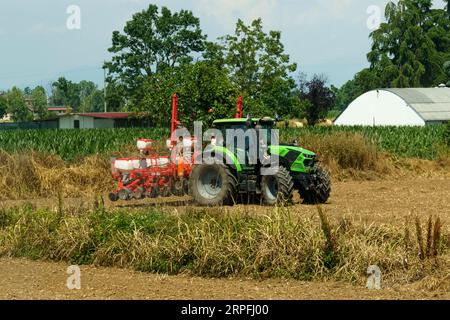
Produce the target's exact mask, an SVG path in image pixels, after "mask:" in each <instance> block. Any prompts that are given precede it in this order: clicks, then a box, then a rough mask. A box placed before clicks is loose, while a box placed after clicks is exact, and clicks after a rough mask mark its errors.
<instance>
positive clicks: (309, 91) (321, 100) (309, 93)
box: [300, 75, 335, 126]
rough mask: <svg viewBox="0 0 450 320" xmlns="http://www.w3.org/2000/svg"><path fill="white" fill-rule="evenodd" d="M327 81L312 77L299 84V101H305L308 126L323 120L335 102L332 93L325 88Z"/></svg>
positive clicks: (315, 76)
mask: <svg viewBox="0 0 450 320" xmlns="http://www.w3.org/2000/svg"><path fill="white" fill-rule="evenodd" d="M326 83H327V80H326V78H325V77H324V76H318V75H314V77H313V78H312V79H311V80H310V81H307V82H306V83H304V84H301V87H300V92H301V99H302V100H304V101H306V102H307V103H306V109H305V113H306V119H307V120H308V124H309V125H312V126H314V125H316V124H317V123H318V122H319V121H320V120H322V119H324V118H325V117H326V115H327V113H328V111H330V110H331V108H332V107H333V105H334V102H335V95H334V93H333V91H332V90H331V89H330V88H328V87H327V86H326Z"/></svg>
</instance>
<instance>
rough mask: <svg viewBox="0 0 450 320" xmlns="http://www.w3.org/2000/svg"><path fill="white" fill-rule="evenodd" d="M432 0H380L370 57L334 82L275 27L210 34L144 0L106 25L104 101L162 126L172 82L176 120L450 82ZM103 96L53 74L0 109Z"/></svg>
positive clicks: (444, 36)
mask: <svg viewBox="0 0 450 320" xmlns="http://www.w3.org/2000/svg"><path fill="white" fill-rule="evenodd" d="M432 2H433V1H432V0H400V1H398V3H397V4H394V3H393V2H390V3H388V4H387V6H386V10H385V17H386V22H385V23H382V24H381V25H380V27H379V28H378V29H377V30H375V31H373V32H372V33H371V34H370V38H371V40H372V48H371V51H370V52H369V53H368V54H367V59H368V62H369V63H370V66H369V67H368V68H365V69H363V70H361V71H360V72H358V73H357V74H356V75H355V76H354V78H353V79H352V80H350V81H348V82H347V83H345V84H344V85H343V86H342V87H341V88H336V87H334V86H329V85H328V81H327V76H326V75H313V76H312V77H311V78H308V77H307V76H306V75H304V74H303V73H301V70H300V71H299V70H298V66H297V64H296V63H295V62H292V61H291V59H290V56H289V55H288V54H286V52H285V49H284V45H283V43H282V40H281V32H279V31H273V30H272V31H269V32H265V31H264V28H263V21H262V20H261V19H256V20H254V21H252V22H251V23H250V24H248V25H247V24H245V23H244V22H243V21H242V20H238V21H237V23H236V27H235V31H234V33H233V34H230V35H225V36H222V37H220V38H218V39H217V40H215V41H209V40H208V38H207V36H206V35H205V34H204V32H203V30H202V29H201V26H200V19H199V18H197V17H196V16H195V15H194V14H193V12H191V11H187V10H181V11H179V12H172V11H171V10H170V9H169V8H167V7H161V8H159V7H158V6H156V5H153V4H151V5H149V7H148V8H147V9H145V10H143V11H141V12H138V13H136V14H134V15H133V17H132V19H131V20H130V21H128V22H127V23H126V25H125V27H124V29H123V31H122V32H119V31H114V32H113V34H112V46H111V47H110V48H109V52H110V53H111V54H112V59H111V61H109V62H106V63H105V65H104V66H103V67H104V68H105V69H106V70H107V71H108V77H107V87H106V105H107V108H108V110H109V111H136V112H148V113H150V114H151V115H152V116H153V118H154V119H153V120H154V123H156V124H157V125H160V126H166V125H167V124H168V123H169V121H170V97H171V95H172V94H173V92H176V93H177V94H178V95H179V97H180V99H179V101H180V113H181V115H180V117H181V120H182V121H183V122H184V123H185V124H187V125H189V124H190V123H191V122H192V121H194V120H199V121H200V120H202V121H206V122H207V123H210V122H211V121H212V120H213V119H216V118H223V117H231V116H233V115H234V112H235V104H236V99H237V97H238V96H243V98H244V103H245V109H246V111H247V112H251V114H252V116H267V115H268V116H274V115H275V114H277V115H279V116H281V117H284V118H307V120H308V122H309V123H310V124H315V123H317V122H319V121H320V120H322V119H324V118H325V117H326V116H327V113H328V112H329V111H330V110H331V109H333V110H336V111H340V110H343V109H344V108H345V107H347V106H348V104H349V103H350V102H351V101H353V100H354V99H355V98H357V97H358V96H359V95H361V94H363V93H364V92H367V91H369V90H372V89H376V88H381V87H398V88H403V87H432V86H437V85H439V84H442V83H444V84H447V85H449V86H450V19H449V15H448V12H447V11H446V9H445V8H441V9H433V8H432V4H433V3H432ZM446 2H447V6H448V0H446ZM296 74H297V76H296V78H295V75H296ZM104 99H105V97H104V94H103V91H101V90H100V89H99V88H98V87H97V86H96V85H95V84H94V83H92V82H90V81H81V82H80V83H73V82H71V81H68V80H67V79H65V78H60V79H58V80H57V81H56V82H54V83H53V84H52V92H51V94H50V96H49V97H48V98H47V96H46V93H45V90H43V88H42V87H37V88H35V89H33V90H29V92H28V93H27V92H22V91H21V90H19V89H18V88H13V89H11V90H10V91H8V92H6V93H4V94H3V95H0V116H1V115H2V112H8V113H10V114H12V115H13V118H14V119H16V120H26V119H29V117H30V114H34V116H35V117H38V118H41V117H45V116H46V114H45V112H46V110H47V109H46V107H44V105H45V102H48V103H49V104H53V105H66V106H70V107H71V108H72V109H73V110H74V111H83V112H88V111H102V110H103V108H104V107H103V106H104V104H105V100H104ZM24 106H25V107H24ZM2 110H3V111H2Z"/></svg>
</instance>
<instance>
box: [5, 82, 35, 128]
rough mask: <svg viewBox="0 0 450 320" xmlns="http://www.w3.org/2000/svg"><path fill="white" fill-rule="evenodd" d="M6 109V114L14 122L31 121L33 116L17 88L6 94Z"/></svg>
mask: <svg viewBox="0 0 450 320" xmlns="http://www.w3.org/2000/svg"><path fill="white" fill-rule="evenodd" d="M7 99H8V108H7V112H8V113H9V114H11V118H12V119H13V120H14V121H17V122H22V121H29V120H32V119H33V114H32V113H31V112H30V110H29V108H28V106H27V103H26V101H25V96H24V94H23V92H22V90H20V89H19V88H17V87H13V88H12V89H11V91H9V92H8V94H7Z"/></svg>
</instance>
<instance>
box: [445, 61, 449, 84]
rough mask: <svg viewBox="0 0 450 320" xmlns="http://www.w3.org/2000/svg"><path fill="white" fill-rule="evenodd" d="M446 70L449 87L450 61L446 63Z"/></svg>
mask: <svg viewBox="0 0 450 320" xmlns="http://www.w3.org/2000/svg"><path fill="white" fill-rule="evenodd" d="M444 71H445V73H446V74H447V79H448V81H447V87H450V61H447V62H446V63H444Z"/></svg>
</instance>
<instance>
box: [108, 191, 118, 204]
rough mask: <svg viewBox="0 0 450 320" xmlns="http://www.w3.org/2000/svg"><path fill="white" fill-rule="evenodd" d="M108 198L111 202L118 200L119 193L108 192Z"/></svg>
mask: <svg viewBox="0 0 450 320" xmlns="http://www.w3.org/2000/svg"><path fill="white" fill-rule="evenodd" d="M109 200H111V202H116V201H119V195H118V194H117V193H114V192H111V193H110V194H109Z"/></svg>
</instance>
